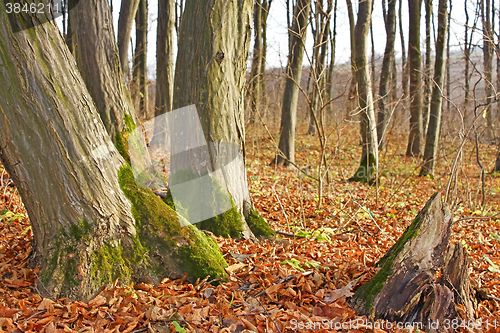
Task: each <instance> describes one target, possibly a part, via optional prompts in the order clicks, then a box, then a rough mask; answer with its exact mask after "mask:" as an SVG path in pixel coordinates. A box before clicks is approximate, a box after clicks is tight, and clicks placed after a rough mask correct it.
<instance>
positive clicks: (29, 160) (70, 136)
mask: <svg viewBox="0 0 500 333" xmlns="http://www.w3.org/2000/svg"><path fill="white" fill-rule="evenodd" d="M103 3H104V4H106V5H107V3H106V2H103ZM86 5H88V3H86ZM91 7H92V6H85V8H86V10H89V11H90V8H91ZM5 10H6V8H5V6H4V3H3V2H0V11H1V12H4V11H5ZM30 18H31V21H33V22H35V21H37V20H41V19H40V18H39V17H35V16H31V17H30ZM47 21H48V20H47V18H46V17H45V22H47ZM97 22H99V21H97ZM26 24H27V23H26V21H25V20H22V19H20V20H18V22H17V25H18V27H20V28H21V29H20V30H22V31H20V32H18V33H13V32H12V30H11V28H10V24H9V22H8V19H7V15H0V54H2V56H1V57H0V62H1V63H2V67H3V68H4V70H2V71H0V82H1V83H2V84H3V85H4V86H6V87H7V89H1V90H0V119H1V121H0V159H1V161H2V164H3V165H4V167H5V168H6V170H7V171H8V172H9V175H10V176H11V177H12V179H13V180H14V181H15V183H16V185H17V186H18V190H19V193H20V195H21V198H22V200H23V203H24V205H25V207H26V210H27V212H28V215H29V218H30V223H31V226H32V230H33V237H34V241H33V254H32V257H31V259H30V262H31V264H33V265H39V266H40V268H41V274H40V279H39V280H38V281H37V283H38V284H39V285H43V288H42V287H40V286H39V287H38V290H41V291H43V292H45V291H48V293H49V294H50V295H44V296H47V297H49V296H50V297H54V298H60V297H70V298H79V299H81V300H83V301H87V300H89V299H91V298H92V297H93V296H95V294H96V293H97V292H99V290H100V289H101V286H102V285H106V286H111V285H112V284H113V283H114V281H115V280H116V279H118V278H119V279H120V281H121V282H122V283H129V282H131V281H136V282H137V281H152V282H159V281H160V280H161V279H162V278H163V277H172V278H173V277H180V276H182V275H183V274H184V273H185V272H187V273H188V276H189V279H190V280H192V281H194V280H196V279H197V278H198V277H205V276H207V275H210V276H212V277H214V278H215V277H221V276H223V275H224V274H225V273H224V267H225V266H226V263H225V261H224V259H223V257H222V254H221V253H220V251H219V250H218V248H217V244H216V242H215V241H213V240H212V239H211V238H210V237H208V236H206V235H204V234H203V233H201V232H199V231H198V230H197V229H196V228H194V227H192V226H188V227H184V228H181V226H180V223H179V220H178V218H177V215H176V214H175V212H173V211H172V210H171V209H170V208H169V207H168V206H167V205H165V204H164V203H163V202H162V201H161V200H160V199H159V198H158V197H157V196H155V195H154V194H153V193H152V192H151V191H148V190H145V189H140V188H138V187H137V185H136V184H135V182H134V178H133V175H132V172H131V169H130V167H129V166H128V165H126V164H125V163H124V159H123V158H122V157H121V156H120V153H119V152H118V150H117V149H116V148H115V147H114V146H113V144H112V142H111V140H110V138H109V136H108V135H107V133H106V129H105V127H104V124H103V122H102V121H101V120H100V117H99V113H98V112H97V109H96V107H95V104H94V103H93V101H92V98H91V97H90V94H89V92H88V91H87V89H86V87H85V83H84V80H83V78H82V77H81V76H80V74H79V71H78V69H77V67H76V65H75V62H74V58H73V57H72V56H71V54H70V53H69V52H68V48H67V47H66V45H64V41H63V40H62V37H61V34H60V32H59V31H58V29H57V27H56V25H55V24H54V23H53V22H48V23H46V24H37V25H35V27H34V28H31V29H29V30H24V28H26ZM75 31H78V30H75ZM115 50H116V49H115ZM117 58H118V57H117ZM80 60H81V58H80ZM21 69H22V70H21ZM27 97H29V98H27ZM129 125H131V126H132V125H133V123H129Z"/></svg>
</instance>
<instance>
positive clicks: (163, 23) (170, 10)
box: [155, 0, 175, 117]
mask: <svg viewBox="0 0 500 333" xmlns="http://www.w3.org/2000/svg"><path fill="white" fill-rule="evenodd" d="M174 29H175V0H158V26H157V33H156V94H155V95H156V98H155V117H158V116H160V115H162V114H164V113H166V112H168V111H170V110H172V102H173V98H174V33H175V31H174Z"/></svg>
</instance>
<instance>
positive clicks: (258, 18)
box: [247, 0, 264, 123]
mask: <svg viewBox="0 0 500 333" xmlns="http://www.w3.org/2000/svg"><path fill="white" fill-rule="evenodd" d="M262 2H263V1H261V0H255V2H254V5H253V6H254V8H253V31H254V44H253V55H252V69H251V71H250V83H249V84H248V93H247V101H248V103H247V104H249V105H250V109H251V110H252V111H251V113H250V117H251V119H250V121H251V122H252V123H255V122H256V120H257V118H258V115H257V112H260V99H261V88H262V84H261V81H262V79H263V78H262V77H261V75H262V65H263V62H262V53H263V45H262V22H263V21H262V16H263V11H264V9H263V8H262V7H263V3H262Z"/></svg>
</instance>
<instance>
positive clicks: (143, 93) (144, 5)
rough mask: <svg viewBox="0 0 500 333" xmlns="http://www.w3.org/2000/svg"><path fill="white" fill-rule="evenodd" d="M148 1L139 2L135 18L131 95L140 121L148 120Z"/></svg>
mask: <svg viewBox="0 0 500 333" xmlns="http://www.w3.org/2000/svg"><path fill="white" fill-rule="evenodd" d="M147 44H148V1H147V0H141V1H140V3H139V8H138V9H137V13H136V16H135V52H134V66H133V70H132V73H133V75H132V85H131V89H130V91H131V93H132V100H133V102H134V106H135V109H136V114H137V118H138V119H139V120H140V121H145V120H147V119H148V105H149V96H148V58H147Z"/></svg>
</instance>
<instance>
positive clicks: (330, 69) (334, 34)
mask: <svg viewBox="0 0 500 333" xmlns="http://www.w3.org/2000/svg"><path fill="white" fill-rule="evenodd" d="M337 5H338V0H335V2H334V5H333V12H332V13H330V15H333V28H332V31H331V32H330V36H331V38H330V64H329V65H328V75H327V78H326V84H327V90H326V92H327V95H326V96H327V97H326V98H327V103H329V108H328V109H329V114H330V116H333V114H334V105H333V93H334V84H333V74H334V69H335V52H336V46H337Z"/></svg>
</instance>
